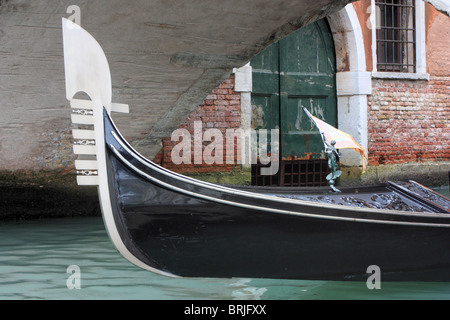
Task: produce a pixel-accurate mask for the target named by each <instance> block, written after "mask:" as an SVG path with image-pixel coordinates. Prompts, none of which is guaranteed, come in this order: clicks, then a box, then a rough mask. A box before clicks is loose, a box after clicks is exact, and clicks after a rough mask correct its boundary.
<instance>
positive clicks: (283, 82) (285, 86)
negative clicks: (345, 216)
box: [279, 20, 337, 159]
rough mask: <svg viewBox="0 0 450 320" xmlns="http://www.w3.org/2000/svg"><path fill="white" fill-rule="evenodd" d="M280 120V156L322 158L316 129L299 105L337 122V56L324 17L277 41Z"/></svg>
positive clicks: (286, 157) (332, 123)
mask: <svg viewBox="0 0 450 320" xmlns="http://www.w3.org/2000/svg"><path fill="white" fill-rule="evenodd" d="M279 47H280V123H281V137H282V138H281V151H282V157H283V159H296V158H306V159H311V158H312V159H314V158H323V157H324V156H323V154H322V150H323V143H322V140H321V137H320V135H319V134H318V131H317V130H316V129H315V128H314V126H313V124H312V123H311V121H310V120H309V118H308V117H307V116H306V114H305V113H304V111H302V105H303V106H305V107H306V108H307V109H308V110H310V111H311V113H312V114H313V115H315V116H317V117H318V118H320V119H322V120H324V121H326V122H327V123H329V124H331V125H333V126H336V121H337V113H336V71H335V65H336V61H335V60H336V58H335V51H334V45H333V38H332V35H331V33H330V31H329V29H328V25H327V24H326V22H325V21H324V20H320V21H318V22H316V23H313V24H309V25H307V26H306V27H304V28H302V29H300V30H299V31H297V32H294V33H292V34H290V35H289V36H287V37H286V38H284V39H283V40H281V41H280V44H279Z"/></svg>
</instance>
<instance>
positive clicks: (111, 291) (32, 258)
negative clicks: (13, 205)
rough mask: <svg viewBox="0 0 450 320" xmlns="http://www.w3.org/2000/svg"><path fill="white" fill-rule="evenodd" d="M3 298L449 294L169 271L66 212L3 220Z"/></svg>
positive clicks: (449, 291)
mask: <svg viewBox="0 0 450 320" xmlns="http://www.w3.org/2000/svg"><path fill="white" fill-rule="evenodd" d="M447 190H448V189H447ZM445 192H447V191H446V190H443V193H445ZM74 265H75V266H77V267H78V268H79V274H78V275H79V276H80V277H79V282H74V281H72V280H73V279H72V273H68V267H69V266H74ZM68 280H69V281H68ZM74 284H78V285H79V286H78V287H79V289H77V288H74V289H70V287H73V286H74ZM0 299H2V300H9V299H11V300H13V299H14V300H23V299H64V300H66V299H70V300H72V299H75V300H92V299H107V300H109V299H113V300H119V299H120V300H128V299H151V300H244V299H245V300H311V299H315V300H320V299H323V300H328V299H370V300H375V299H421V300H422V299H430V300H447V299H450V283H423V282H422V283H421V282H383V281H382V279H381V289H372V290H370V289H368V287H367V285H366V283H365V282H336V281H297V280H296V281H292V280H268V279H237V278H236V279H209V278H200V279H173V278H167V277H163V276H159V275H156V274H153V273H150V272H148V271H144V270H142V269H140V268H138V267H135V266H134V265H132V264H130V263H129V262H128V261H126V260H125V259H124V258H122V256H121V255H120V254H119V253H118V252H117V251H116V250H115V248H114V247H113V245H112V243H111V242H110V240H109V238H108V235H107V233H106V231H105V228H104V225H103V222H102V219H101V218H65V219H51V220H39V221H27V222H4V223H0Z"/></svg>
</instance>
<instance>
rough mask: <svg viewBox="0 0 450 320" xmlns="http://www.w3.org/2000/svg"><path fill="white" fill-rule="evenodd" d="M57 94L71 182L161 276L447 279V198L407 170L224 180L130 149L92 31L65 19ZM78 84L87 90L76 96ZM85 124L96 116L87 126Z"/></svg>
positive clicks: (131, 254) (124, 246) (132, 257)
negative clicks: (330, 183)
mask: <svg viewBox="0 0 450 320" xmlns="http://www.w3.org/2000/svg"><path fill="white" fill-rule="evenodd" d="M63 36H64V61H65V72H66V97H67V99H68V100H69V101H70V104H71V107H72V109H73V112H74V113H73V114H72V121H73V122H74V123H76V124H81V125H83V126H85V127H84V128H83V129H82V130H80V129H77V130H73V134H74V139H75V140H76V141H77V142H78V143H77V144H75V145H74V152H75V153H76V154H78V155H79V159H78V160H76V162H75V166H76V169H77V170H78V173H79V174H80V175H79V176H78V177H77V181H78V184H80V185H97V186H98V193H99V199H100V203H101V208H102V214H103V219H104V222H105V226H106V229H107V231H108V234H109V236H110V238H111V240H112V242H113V243H114V245H115V246H116V248H117V249H118V251H119V252H120V253H121V254H122V255H123V256H124V257H125V258H126V259H128V260H129V261H130V262H132V263H134V264H135V265H137V266H139V267H141V268H143V269H146V270H149V271H152V272H155V273H157V274H160V275H165V276H170V277H214V278H231V277H246V278H272V279H302V280H353V281H361V280H366V279H367V278H368V276H369V274H368V270H369V269H368V268H369V267H370V266H374V265H375V266H377V267H378V268H379V270H380V272H381V278H382V279H383V280H385V281H388V280H390V281H450V215H449V213H450V200H448V199H447V198H445V197H442V196H439V195H438V194H436V193H434V192H433V191H431V190H429V189H427V188H425V187H424V186H422V185H420V184H417V183H415V182H413V181H409V182H406V183H392V182H391V183H387V184H383V185H379V186H375V187H359V188H349V189H342V190H341V191H342V192H341V193H333V192H330V191H329V189H328V188H316V189H312V190H310V189H308V190H306V189H303V191H301V190H299V189H289V188H288V189H281V188H252V187H230V186H222V185H215V184H211V183H206V182H202V181H198V180H195V179H192V178H189V177H186V176H183V175H180V174H178V173H174V172H172V171H169V170H167V169H165V168H163V167H161V166H159V165H157V164H155V163H153V162H152V161H149V160H147V159H145V158H144V157H143V156H141V155H140V154H139V153H137V152H136V151H135V150H134V149H133V148H132V147H131V145H130V144H129V143H127V141H126V140H125V139H124V138H123V136H122V135H121V134H120V132H119V131H118V129H117V127H116V126H115V125H114V122H113V121H112V118H111V112H128V106H127V105H124V104H116V103H112V102H111V96H112V94H111V92H112V89H111V75H110V71H109V66H108V62H107V59H106V57H105V55H104V53H103V50H102V49H101V47H100V45H99V44H98V43H97V41H96V40H95V39H94V38H93V37H92V36H91V35H90V34H89V33H88V32H86V31H85V30H84V29H82V28H81V27H80V26H78V25H76V24H74V23H73V22H71V21H69V20H67V19H63ZM78 92H84V93H86V94H87V95H88V96H89V98H90V100H79V99H75V98H74V97H75V95H76V94H77V93H78ZM87 126H91V127H93V130H91V129H92V128H91V127H90V128H88V129H86V127H87Z"/></svg>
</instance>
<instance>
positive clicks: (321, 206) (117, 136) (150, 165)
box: [104, 110, 450, 227]
mask: <svg viewBox="0 0 450 320" xmlns="http://www.w3.org/2000/svg"><path fill="white" fill-rule="evenodd" d="M104 123H105V139H108V135H110V136H111V137H112V138H113V139H114V141H116V142H117V143H118V144H119V146H120V147H121V148H122V149H123V150H124V152H121V151H119V150H118V149H117V148H116V147H115V146H114V145H113V144H112V143H110V142H108V141H106V142H105V144H106V146H107V147H108V148H110V150H111V151H112V152H113V154H114V155H115V156H116V157H117V158H118V159H119V160H120V161H121V162H123V163H124V164H125V165H126V166H127V167H128V168H129V169H130V170H131V171H132V172H134V173H135V174H138V175H139V176H141V177H143V178H144V179H146V180H147V181H149V182H151V183H156V184H158V185H160V186H163V187H164V188H166V189H170V190H172V191H174V192H180V193H183V194H185V195H187V196H192V197H196V198H199V199H203V200H205V201H212V202H217V203H221V204H226V205H230V206H238V207H242V208H247V209H251V210H260V211H265V212H271V213H277V214H289V215H294V216H301V217H306V218H315V219H331V220H341V221H342V220H343V221H348V222H366V223H382V224H383V223H384V224H401V225H414V226H426V227H450V215H448V214H440V213H426V214H424V213H419V212H408V211H394V210H384V209H374V208H360V207H351V206H341V205H332V204H328V203H317V202H312V201H307V200H300V199H289V198H281V197H276V196H272V195H262V194H258V193H254V192H249V191H241V190H238V189H233V188H228V187H222V186H219V185H215V184H213V183H208V182H203V181H200V180H197V179H194V178H191V177H186V176H183V175H181V174H179V173H175V172H173V171H170V170H168V169H166V168H163V167H161V166H159V165H158V164H156V163H154V162H152V161H150V160H148V159H146V158H145V157H143V156H142V155H140V154H139V153H138V152H137V151H136V150H135V149H134V148H133V147H132V146H131V145H130V144H129V143H128V142H127V141H126V140H125V139H124V138H123V136H122V135H121V133H120V131H119V130H118V129H117V127H116V125H115V124H114V121H113V120H112V119H111V117H110V115H109V114H108V112H107V111H106V110H105V111H104ZM106 124H109V125H110V126H111V129H112V130H110V132H108V129H107V127H108V126H107V125H106ZM122 153H126V154H127V155H128V156H129V157H131V158H132V159H133V160H137V161H138V162H139V163H140V164H141V165H142V166H144V168H147V169H149V170H154V171H157V172H159V173H160V174H162V175H165V176H167V177H170V178H171V179H175V180H178V181H180V182H181V183H187V184H192V185H195V186H197V187H200V188H206V189H208V190H214V191H215V192H220V193H221V194H228V195H229V196H231V197H244V198H245V197H248V199H252V200H261V201H271V202H274V203H278V204H291V205H298V206H303V207H305V208H309V209H311V208H313V209H315V210H332V211H337V212H344V213H349V212H350V213H351V214H353V213H358V214H369V215H379V216H381V217H383V218H389V217H393V218H394V220H386V219H384V220H383V219H374V218H373V219H367V218H355V217H343V216H340V215H325V214H314V213H308V212H306V213H305V212H298V211H289V210H280V209H275V208H270V207H269V208H268V207H264V206H255V205H248V204H244V203H242V202H237V201H228V200H223V199H219V198H217V197H210V196H207V195H205V194H202V193H197V192H192V191H189V190H186V189H183V188H179V187H176V186H174V185H172V184H169V183H166V182H164V181H161V180H160V179H158V178H155V177H154V176H151V175H150V174H148V173H145V172H144V171H142V170H141V169H139V168H137V167H136V166H135V165H133V164H132V163H131V162H130V161H128V160H127V159H126V158H125V157H124V155H123V154H122ZM395 218H398V219H403V220H404V219H407V218H411V219H414V218H416V219H425V220H440V219H443V220H446V221H445V223H436V222H432V221H430V222H415V221H401V220H400V221H397V220H395Z"/></svg>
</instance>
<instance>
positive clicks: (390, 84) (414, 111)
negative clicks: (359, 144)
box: [368, 77, 450, 166]
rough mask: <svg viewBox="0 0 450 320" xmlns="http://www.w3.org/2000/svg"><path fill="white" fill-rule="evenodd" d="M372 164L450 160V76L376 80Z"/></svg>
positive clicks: (371, 129)
mask: <svg viewBox="0 0 450 320" xmlns="http://www.w3.org/2000/svg"><path fill="white" fill-rule="evenodd" d="M368 119H369V123H368V131H369V132H368V134H369V137H368V149H369V150H368V151H369V164H370V165H372V166H376V165H382V164H399V163H407V162H424V161H449V160H450V77H431V79H430V81H408V80H381V79H374V80H373V90H372V95H371V96H370V97H369V113H368Z"/></svg>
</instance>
